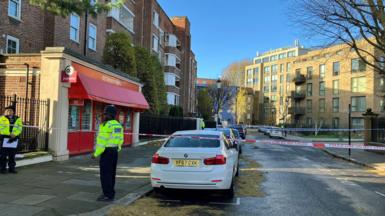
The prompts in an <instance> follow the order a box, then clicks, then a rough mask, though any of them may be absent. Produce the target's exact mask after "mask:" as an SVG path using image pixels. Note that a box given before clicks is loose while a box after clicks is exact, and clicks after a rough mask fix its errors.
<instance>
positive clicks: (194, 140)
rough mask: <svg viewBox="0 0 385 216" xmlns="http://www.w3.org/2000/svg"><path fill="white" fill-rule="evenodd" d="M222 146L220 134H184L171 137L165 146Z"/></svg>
mask: <svg viewBox="0 0 385 216" xmlns="http://www.w3.org/2000/svg"><path fill="white" fill-rule="evenodd" d="M219 146H220V141H219V136H217V135H206V134H205V135H200V134H184V135H177V136H173V137H171V138H170V139H169V140H168V141H167V143H166V144H165V145H164V147H172V148H218V147H219Z"/></svg>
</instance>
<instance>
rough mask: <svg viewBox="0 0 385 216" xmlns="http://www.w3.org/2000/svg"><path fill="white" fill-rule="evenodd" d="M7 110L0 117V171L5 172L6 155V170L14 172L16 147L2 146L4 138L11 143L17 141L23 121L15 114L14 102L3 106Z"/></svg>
mask: <svg viewBox="0 0 385 216" xmlns="http://www.w3.org/2000/svg"><path fill="white" fill-rule="evenodd" d="M5 110H6V111H8V115H4V116H1V117H0V141H1V142H0V143H1V150H0V173H2V174H5V173H7V170H6V165H7V157H8V171H9V172H10V173H14V174H16V173H17V172H16V169H15V167H16V162H15V155H16V149H17V148H16V147H15V148H9V147H4V146H3V144H4V139H5V138H7V139H8V143H12V142H14V141H19V136H20V134H21V132H22V128H23V122H22V121H21V119H20V118H19V117H18V116H16V115H15V112H16V104H15V103H13V104H12V105H11V106H9V107H7V108H5Z"/></svg>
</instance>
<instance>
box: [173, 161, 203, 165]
mask: <svg viewBox="0 0 385 216" xmlns="http://www.w3.org/2000/svg"><path fill="white" fill-rule="evenodd" d="M199 162H200V161H199V160H174V165H175V166H177V167H198V166H199Z"/></svg>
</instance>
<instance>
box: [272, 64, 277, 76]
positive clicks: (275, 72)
mask: <svg viewBox="0 0 385 216" xmlns="http://www.w3.org/2000/svg"><path fill="white" fill-rule="evenodd" d="M271 72H272V73H273V74H277V72H278V65H272V66H271Z"/></svg>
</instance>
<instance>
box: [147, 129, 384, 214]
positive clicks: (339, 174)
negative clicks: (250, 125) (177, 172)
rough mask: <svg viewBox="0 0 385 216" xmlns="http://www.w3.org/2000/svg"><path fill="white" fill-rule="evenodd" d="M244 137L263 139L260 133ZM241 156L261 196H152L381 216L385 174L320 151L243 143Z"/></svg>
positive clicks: (240, 208) (252, 208)
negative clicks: (254, 172)
mask: <svg viewBox="0 0 385 216" xmlns="http://www.w3.org/2000/svg"><path fill="white" fill-rule="evenodd" d="M248 138H250V139H253V138H257V139H266V140H268V138H267V137H265V136H263V135H261V134H255V135H251V136H249V137H248ZM243 152H244V154H245V155H246V156H247V157H248V158H250V159H252V160H255V161H256V162H257V163H259V164H260V165H261V166H262V167H261V168H258V169H259V171H260V172H263V173H264V179H265V180H264V182H263V183H262V189H263V192H264V194H265V195H264V196H263V197H236V198H234V199H233V200H223V199H221V198H220V197H218V196H215V195H208V194H207V193H205V192H197V193H191V192H186V191H176V192H174V191H171V192H169V193H167V194H165V195H161V196H159V195H155V194H154V195H151V197H152V198H153V199H156V200H158V201H161V202H168V205H167V206H168V207H171V208H172V207H173V206H175V207H178V206H181V205H190V204H194V205H201V206H205V207H211V208H216V209H222V210H225V211H224V212H225V214H226V215H284V216H288V215H296V216H297V215H307V216H308V215H322V216H324V215H338V216H342V215H346V216H352V215H379V216H380V215H381V216H382V215H385V177H384V176H377V175H376V174H374V173H372V172H370V171H369V170H367V169H366V168H363V167H361V166H358V165H355V164H351V163H349V162H345V161H343V160H339V159H335V158H333V157H331V156H329V155H328V154H326V153H324V152H323V151H321V150H318V149H314V148H307V147H291V146H278V145H267V144H245V145H244V147H243Z"/></svg>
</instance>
